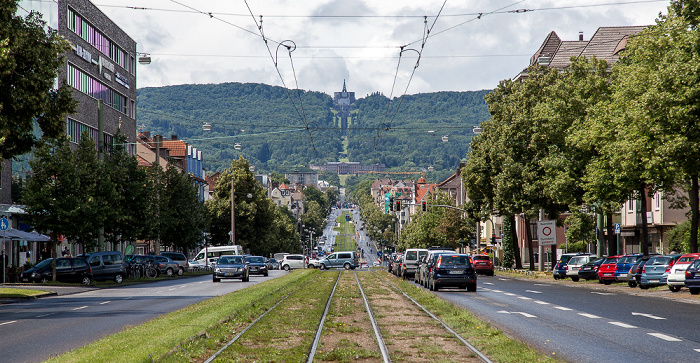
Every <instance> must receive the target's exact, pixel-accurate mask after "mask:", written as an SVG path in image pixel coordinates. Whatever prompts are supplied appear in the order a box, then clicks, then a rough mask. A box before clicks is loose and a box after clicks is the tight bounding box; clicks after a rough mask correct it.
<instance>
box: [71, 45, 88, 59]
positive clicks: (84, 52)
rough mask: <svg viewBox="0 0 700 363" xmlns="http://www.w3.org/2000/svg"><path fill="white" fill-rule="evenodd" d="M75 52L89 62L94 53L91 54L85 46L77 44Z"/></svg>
mask: <svg viewBox="0 0 700 363" xmlns="http://www.w3.org/2000/svg"><path fill="white" fill-rule="evenodd" d="M75 54H76V55H77V56H78V57H80V58H83V59H85V60H86V61H88V62H92V54H90V52H88V51H87V50H86V49H85V48H83V47H81V46H79V45H76V46H75Z"/></svg>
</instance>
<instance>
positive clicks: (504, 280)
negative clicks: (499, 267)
mask: <svg viewBox="0 0 700 363" xmlns="http://www.w3.org/2000/svg"><path fill="white" fill-rule="evenodd" d="M498 280H499V281H508V279H498Z"/></svg>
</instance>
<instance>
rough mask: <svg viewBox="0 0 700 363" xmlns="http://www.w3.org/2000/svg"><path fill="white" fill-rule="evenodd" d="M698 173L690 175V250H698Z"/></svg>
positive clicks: (699, 217) (699, 213)
mask: <svg viewBox="0 0 700 363" xmlns="http://www.w3.org/2000/svg"><path fill="white" fill-rule="evenodd" d="M698 194H699V191H698V175H697V174H695V175H692V176H691V177H690V195H688V199H690V219H691V222H690V252H698V224H699V223H700V210H699V205H700V200H698V197H699V196H698Z"/></svg>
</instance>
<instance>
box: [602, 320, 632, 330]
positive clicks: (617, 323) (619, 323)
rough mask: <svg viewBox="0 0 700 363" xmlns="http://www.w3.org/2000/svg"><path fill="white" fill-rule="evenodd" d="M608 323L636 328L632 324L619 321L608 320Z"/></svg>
mask: <svg viewBox="0 0 700 363" xmlns="http://www.w3.org/2000/svg"><path fill="white" fill-rule="evenodd" d="M608 324H612V325H617V326H619V327H622V328H628V329H636V328H637V327H636V326H634V325H629V324H625V323H621V322H619V321H609V322H608Z"/></svg>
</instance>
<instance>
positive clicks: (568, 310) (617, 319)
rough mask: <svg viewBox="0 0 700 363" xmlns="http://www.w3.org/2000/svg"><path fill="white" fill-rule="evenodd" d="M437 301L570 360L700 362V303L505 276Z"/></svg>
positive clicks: (486, 279)
mask: <svg viewBox="0 0 700 363" xmlns="http://www.w3.org/2000/svg"><path fill="white" fill-rule="evenodd" d="M685 293H687V292H685ZM437 294H438V295H439V296H440V297H442V298H445V299H447V300H449V301H452V302H453V303H455V304H457V305H459V306H462V307H464V308H466V309H468V310H470V311H472V312H474V313H475V314H476V315H478V316H480V317H482V318H483V319H485V320H487V321H489V322H490V323H492V324H493V325H494V326H496V327H498V328H499V329H501V330H503V331H505V332H507V333H508V334H510V335H512V336H515V337H517V338H518V339H521V340H523V341H525V342H527V343H528V344H529V345H531V346H533V347H535V348H536V349H538V350H540V351H541V352H543V353H545V354H548V355H553V356H556V357H558V358H560V359H564V360H566V361H570V362H684V361H686V362H695V361H700V330H699V329H697V327H698V324H699V323H700V318H699V316H698V314H697V312H698V309H700V306H699V305H698V304H693V303H684V302H677V301H672V300H668V299H661V298H654V297H648V296H635V295H630V294H626V293H619V292H606V291H604V290H596V289H591V288H586V287H583V286H575V287H570V286H562V285H557V284H548V283H542V282H538V281H524V280H520V279H514V278H503V277H499V276H494V277H488V276H479V277H478V290H477V292H476V293H467V292H463V290H449V289H448V290H445V291H444V292H443V291H440V292H437Z"/></svg>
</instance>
